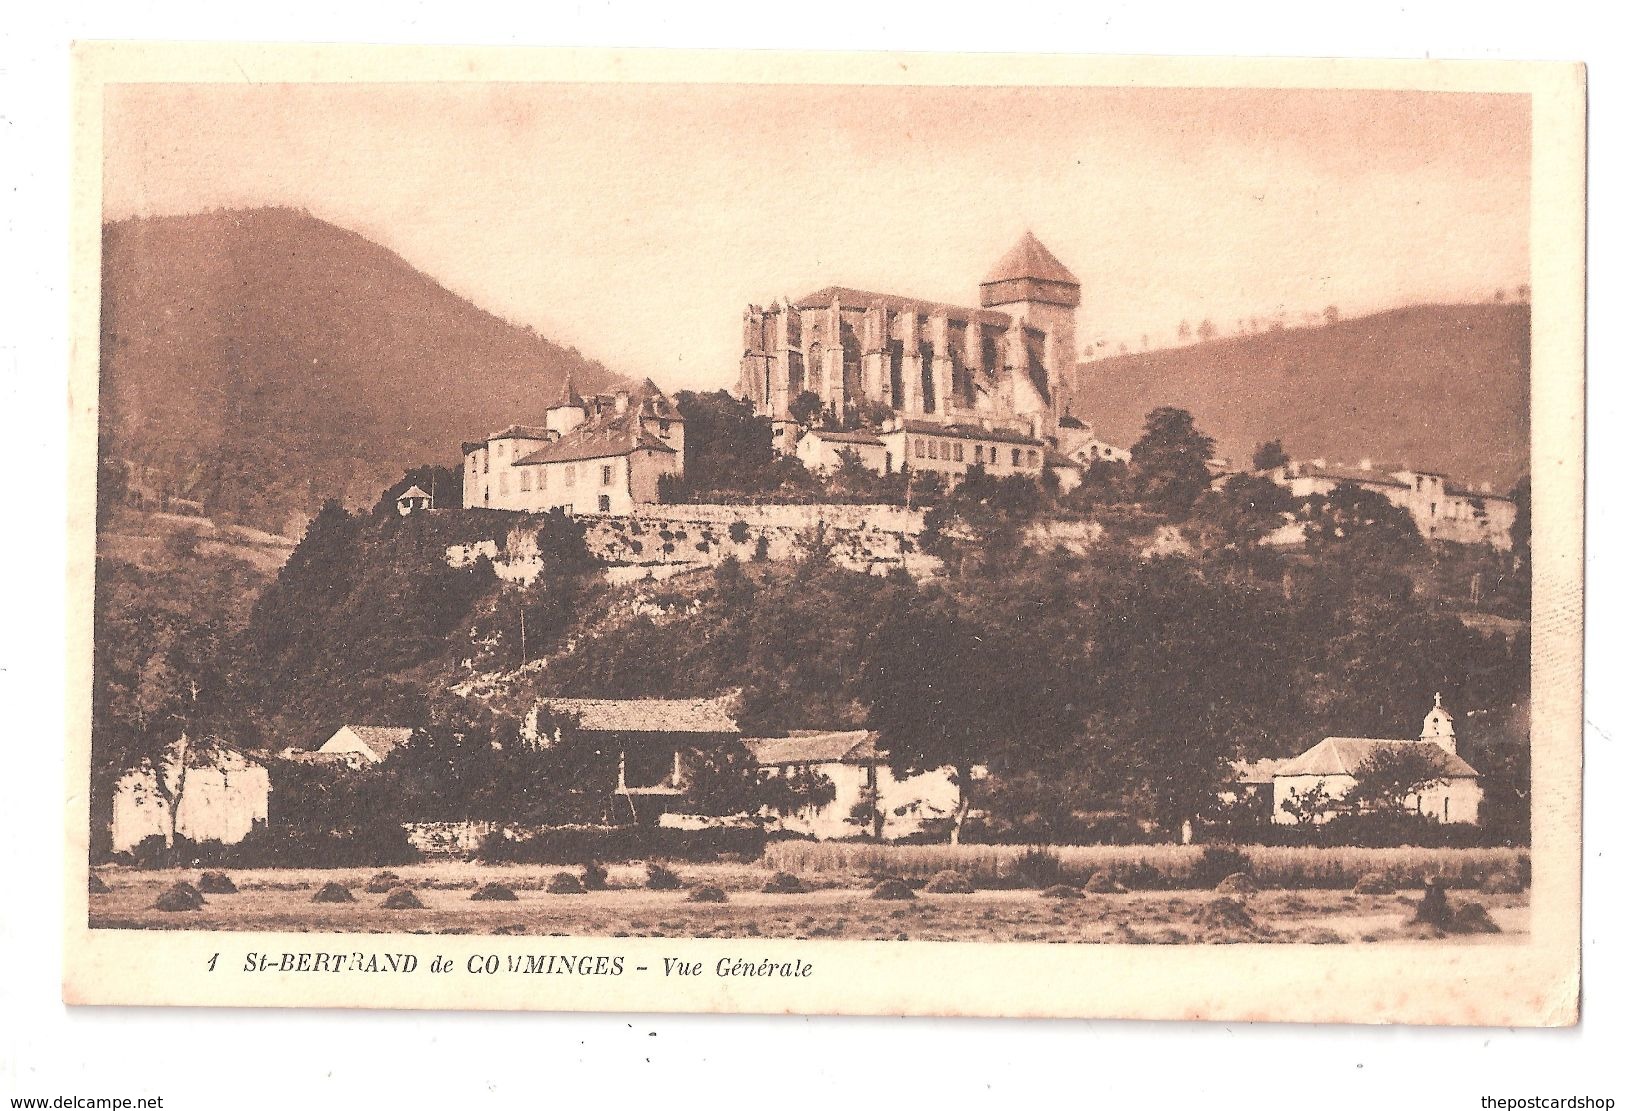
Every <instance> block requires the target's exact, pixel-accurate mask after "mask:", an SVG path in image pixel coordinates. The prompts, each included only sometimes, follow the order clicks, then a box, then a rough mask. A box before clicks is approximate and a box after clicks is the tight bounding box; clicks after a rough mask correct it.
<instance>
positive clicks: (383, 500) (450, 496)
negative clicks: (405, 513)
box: [372, 463, 463, 517]
mask: <svg viewBox="0 0 1625 1111" xmlns="http://www.w3.org/2000/svg"><path fill="white" fill-rule="evenodd" d="M414 486H417V487H419V488H420V489H422V490H424V491H425V492H427V493H428V495H429V496H430V497H431V498H433V499H434V507H435V508H436V509H461V508H462V507H463V479H462V475H461V474H460V473H459V472H458V471H454V470H452V469H451V468H450V467H442V466H439V465H438V464H434V463H424V464H422V465H420V466H417V467H413V468H412V469H411V470H409V471H407V472H406V473H405V474H404V475H402V476H401V478H400V481H398V482H396V483H394V484H392V485H391V486H389V487H388V488H386V489H385V490H384V492H383V493H382V494H381V495H379V497H378V501H377V502H375V503H374V504H373V507H372V514H373V516H374V517H394V516H397V515H398V513H399V510H398V509H397V508H396V501H397V499H399V498H400V496H401V495H402V494H404V493H406V491H408V490H410V489H411V488H412V487H414Z"/></svg>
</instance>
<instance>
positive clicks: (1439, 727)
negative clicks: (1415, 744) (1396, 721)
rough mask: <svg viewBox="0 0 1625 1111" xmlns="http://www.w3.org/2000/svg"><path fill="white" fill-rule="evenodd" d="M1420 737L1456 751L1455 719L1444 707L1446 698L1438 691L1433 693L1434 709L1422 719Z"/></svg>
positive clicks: (1448, 750) (1447, 750)
mask: <svg viewBox="0 0 1625 1111" xmlns="http://www.w3.org/2000/svg"><path fill="white" fill-rule="evenodd" d="M1418 739H1419V740H1423V741H1432V742H1433V743H1434V744H1436V745H1438V746H1439V747H1440V748H1442V749H1444V750H1445V751H1446V752H1450V753H1454V752H1455V751H1456V725H1455V719H1453V718H1452V717H1451V716H1450V711H1449V710H1446V709H1445V708H1444V698H1443V696H1442V695H1440V694H1439V693H1438V692H1437V691H1435V692H1434V694H1433V709H1431V710H1429V711H1428V716H1427V717H1425V718H1423V719H1422V734H1421V736H1420V737H1419V738H1418Z"/></svg>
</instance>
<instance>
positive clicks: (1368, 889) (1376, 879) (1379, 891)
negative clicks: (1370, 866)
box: [1354, 872, 1394, 895]
mask: <svg viewBox="0 0 1625 1111" xmlns="http://www.w3.org/2000/svg"><path fill="white" fill-rule="evenodd" d="M1354 893H1355V894H1356V895H1392V894H1393V893H1394V885H1393V884H1391V883H1389V882H1388V877H1387V876H1385V875H1383V874H1382V873H1381V872H1367V873H1366V874H1365V875H1363V876H1361V877H1360V880H1359V882H1358V883H1356V884H1355V885H1354Z"/></svg>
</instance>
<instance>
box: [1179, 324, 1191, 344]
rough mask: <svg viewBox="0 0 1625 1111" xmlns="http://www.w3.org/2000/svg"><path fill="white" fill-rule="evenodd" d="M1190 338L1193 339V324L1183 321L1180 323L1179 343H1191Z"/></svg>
mask: <svg viewBox="0 0 1625 1111" xmlns="http://www.w3.org/2000/svg"><path fill="white" fill-rule="evenodd" d="M1190 338H1191V322H1190V321H1189V320H1181V321H1180V322H1179V342H1180V343H1189V342H1190Z"/></svg>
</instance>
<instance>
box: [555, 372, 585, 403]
mask: <svg viewBox="0 0 1625 1111" xmlns="http://www.w3.org/2000/svg"><path fill="white" fill-rule="evenodd" d="M551 408H554V409H581V408H584V403H583V402H582V400H581V395H580V394H579V393H577V392H576V379H575V375H573V374H566V375H565V376H564V389H563V390H561V391H560V392H559V399H558V400H557V401H555V402H554V403H553V404H552V406H551Z"/></svg>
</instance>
